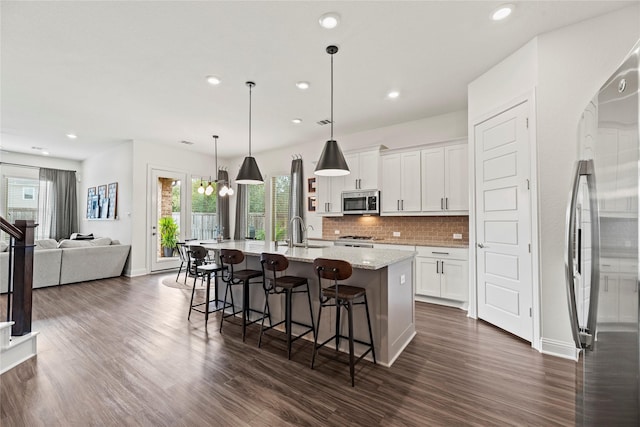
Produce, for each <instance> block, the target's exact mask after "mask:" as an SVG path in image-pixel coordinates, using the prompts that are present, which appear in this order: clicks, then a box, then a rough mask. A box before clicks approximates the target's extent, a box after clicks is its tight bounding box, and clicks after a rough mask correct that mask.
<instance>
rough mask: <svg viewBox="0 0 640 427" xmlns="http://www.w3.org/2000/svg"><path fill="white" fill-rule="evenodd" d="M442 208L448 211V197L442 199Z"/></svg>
mask: <svg viewBox="0 0 640 427" xmlns="http://www.w3.org/2000/svg"><path fill="white" fill-rule="evenodd" d="M444 208H445V209H446V210H449V198H448V197H445V198H444Z"/></svg>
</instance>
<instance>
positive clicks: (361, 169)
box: [344, 149, 380, 190]
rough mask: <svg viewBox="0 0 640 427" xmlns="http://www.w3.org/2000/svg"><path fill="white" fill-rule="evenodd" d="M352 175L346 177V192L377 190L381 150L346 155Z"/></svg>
mask: <svg viewBox="0 0 640 427" xmlns="http://www.w3.org/2000/svg"><path fill="white" fill-rule="evenodd" d="M344 159H345V160H346V161H347V165H348V166H349V170H350V172H351V173H350V174H349V175H347V176H345V177H344V189H345V190H377V189H378V188H380V186H379V182H378V161H379V160H380V150H379V149H376V150H371V151H362V152H358V153H350V154H345V156H344Z"/></svg>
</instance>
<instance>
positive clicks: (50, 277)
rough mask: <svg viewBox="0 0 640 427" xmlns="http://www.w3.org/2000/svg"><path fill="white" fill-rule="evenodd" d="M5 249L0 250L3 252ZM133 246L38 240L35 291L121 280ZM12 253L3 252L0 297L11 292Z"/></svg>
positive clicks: (100, 240) (0, 256)
mask: <svg viewBox="0 0 640 427" xmlns="http://www.w3.org/2000/svg"><path fill="white" fill-rule="evenodd" d="M4 247H5V245H2V246H0V251H2V249H3V248H4ZM130 249H131V245H121V244H120V243H119V242H118V241H117V240H113V241H112V240H111V239H110V238H108V237H101V238H97V239H92V240H70V239H68V240H61V241H60V242H56V241H55V240H53V239H44V240H37V241H36V242H35V249H34V251H33V288H34V289H36V288H43V287H46V286H57V285H66V284H69V283H76V282H85V281H88V280H97V279H105V278H108V277H117V276H120V275H121V274H122V271H123V270H124V266H125V263H126V261H127V257H128V256H129V251H130ZM8 280H9V253H8V252H7V251H6V249H4V251H2V252H0V293H5V292H7V289H8Z"/></svg>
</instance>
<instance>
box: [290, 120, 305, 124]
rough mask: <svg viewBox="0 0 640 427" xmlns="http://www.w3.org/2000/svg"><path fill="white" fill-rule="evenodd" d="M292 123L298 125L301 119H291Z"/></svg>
mask: <svg viewBox="0 0 640 427" xmlns="http://www.w3.org/2000/svg"><path fill="white" fill-rule="evenodd" d="M291 121H292V122H293V123H295V124H297V125H299V124H300V123H302V119H293V120H291Z"/></svg>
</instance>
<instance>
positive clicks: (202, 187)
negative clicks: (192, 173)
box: [198, 178, 205, 194]
mask: <svg viewBox="0 0 640 427" xmlns="http://www.w3.org/2000/svg"><path fill="white" fill-rule="evenodd" d="M204 191H205V190H204V185H203V184H202V178H200V187H198V193H199V194H204Z"/></svg>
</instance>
